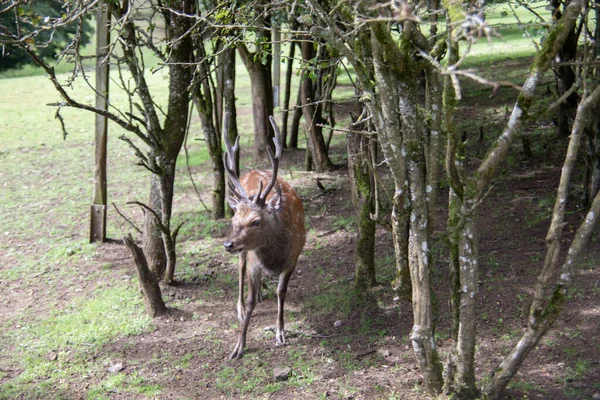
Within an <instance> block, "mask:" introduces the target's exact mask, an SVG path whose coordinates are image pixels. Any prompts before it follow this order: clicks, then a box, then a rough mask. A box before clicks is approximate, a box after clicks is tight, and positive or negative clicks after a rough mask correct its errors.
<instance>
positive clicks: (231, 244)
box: [223, 240, 233, 251]
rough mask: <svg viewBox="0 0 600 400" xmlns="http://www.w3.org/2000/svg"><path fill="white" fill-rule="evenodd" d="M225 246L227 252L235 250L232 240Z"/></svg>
mask: <svg viewBox="0 0 600 400" xmlns="http://www.w3.org/2000/svg"><path fill="white" fill-rule="evenodd" d="M223 246H225V250H227V251H231V250H233V242H232V241H230V240H228V241H226V242H225V243H223Z"/></svg>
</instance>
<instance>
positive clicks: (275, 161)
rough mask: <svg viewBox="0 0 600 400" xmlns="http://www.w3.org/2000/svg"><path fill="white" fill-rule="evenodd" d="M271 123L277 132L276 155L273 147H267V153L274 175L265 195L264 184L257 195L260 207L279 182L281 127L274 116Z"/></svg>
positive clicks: (275, 138) (275, 141)
mask: <svg viewBox="0 0 600 400" xmlns="http://www.w3.org/2000/svg"><path fill="white" fill-rule="evenodd" d="M269 121H271V125H272V126H273V131H274V132H275V137H274V138H273V143H274V144H275V154H273V150H271V147H268V146H267V152H268V153H269V158H270V159H271V165H272V167H273V174H272V175H271V182H269V185H268V186H267V188H266V189H265V192H264V193H261V192H262V182H261V184H260V187H259V189H258V194H257V195H256V199H254V202H255V203H256V204H259V205H261V206H262V205H264V204H265V201H266V200H267V196H268V195H269V193H270V192H271V189H273V186H275V182H277V171H278V169H279V159H280V158H281V147H282V144H281V132H280V131H279V127H278V126H277V122H275V118H273V116H272V115H269Z"/></svg>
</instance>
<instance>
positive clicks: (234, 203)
mask: <svg viewBox="0 0 600 400" xmlns="http://www.w3.org/2000/svg"><path fill="white" fill-rule="evenodd" d="M227 203H229V207H231V209H232V210H233V211H237V206H238V204H240V201H239V200H238V199H236V198H235V197H232V196H227Z"/></svg>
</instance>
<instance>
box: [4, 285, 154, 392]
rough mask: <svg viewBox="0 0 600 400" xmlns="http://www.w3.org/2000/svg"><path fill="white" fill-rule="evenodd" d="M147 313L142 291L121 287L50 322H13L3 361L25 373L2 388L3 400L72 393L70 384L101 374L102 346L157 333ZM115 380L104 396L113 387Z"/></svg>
mask: <svg viewBox="0 0 600 400" xmlns="http://www.w3.org/2000/svg"><path fill="white" fill-rule="evenodd" d="M143 310H144V308H143V306H142V304H141V299H140V297H139V295H138V291H137V290H136V289H135V288H134V287H133V286H130V285H120V286H114V287H111V288H105V287H102V288H99V289H98V290H97V291H96V293H95V295H94V296H93V297H91V298H79V299H75V300H74V301H73V302H72V303H71V304H69V305H68V306H67V307H65V308H64V309H60V310H56V311H53V312H51V313H50V315H48V316H47V317H46V318H41V319H35V320H33V321H29V318H28V316H27V315H23V316H21V317H15V318H14V319H13V321H12V322H10V321H9V324H10V325H11V326H13V327H14V328H13V329H12V330H10V331H8V332H3V335H2V336H3V342H4V344H5V347H4V350H3V351H2V353H4V354H2V355H3V356H4V357H9V358H11V363H12V364H13V365H18V366H19V367H20V368H21V369H22V370H21V372H20V373H19V375H18V376H17V377H16V378H14V379H11V380H9V381H8V382H6V383H5V384H3V385H2V386H1V388H2V390H1V391H0V393H1V394H0V398H13V396H14V397H20V395H19V393H20V394H23V393H30V392H31V391H33V392H35V391H36V390H37V389H40V388H41V389H43V388H44V387H52V388H53V389H57V390H58V391H59V392H64V393H68V392H69V386H70V384H69V383H67V382H79V381H81V380H84V379H86V377H88V376H91V375H97V374H100V373H101V371H102V370H103V368H104V363H105V362H106V359H104V357H102V358H100V359H98V358H97V357H96V356H95V355H96V354H98V352H99V351H100V350H101V349H102V347H103V346H104V345H106V344H108V343H110V342H112V341H114V340H117V339H119V338H124V337H127V336H130V335H137V334H140V333H143V332H147V331H149V330H152V329H153V323H152V320H151V318H150V317H148V316H147V315H146V313H145V312H144V311H143ZM9 349H17V351H16V352H15V351H14V350H13V351H10V350H9ZM11 354H12V356H11ZM115 379H118V378H117V376H115V377H113V378H112V380H115ZM112 380H111V382H112V383H111V384H110V385H108V386H107V388H106V390H109V389H110V388H112V387H113V385H114V384H115V382H113V381H112ZM142 383H143V380H139V379H138V380H137V384H136V383H135V382H133V381H132V382H130V383H129V384H128V385H129V386H130V387H131V388H130V389H131V390H137V389H135V387H139V388H140V390H142V389H141V387H142V386H143V385H142ZM96 390H97V391H98V390H100V388H98V389H96ZM30 394H31V393H30ZM3 396H5V397H3Z"/></svg>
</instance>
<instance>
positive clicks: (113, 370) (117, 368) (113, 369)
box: [108, 363, 125, 374]
mask: <svg viewBox="0 0 600 400" xmlns="http://www.w3.org/2000/svg"><path fill="white" fill-rule="evenodd" d="M124 369H125V366H124V365H123V363H116V364H113V365H111V366H110V367H109V368H108V372H110V373H111V374H116V373H117V372H121V371H123V370H124Z"/></svg>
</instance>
